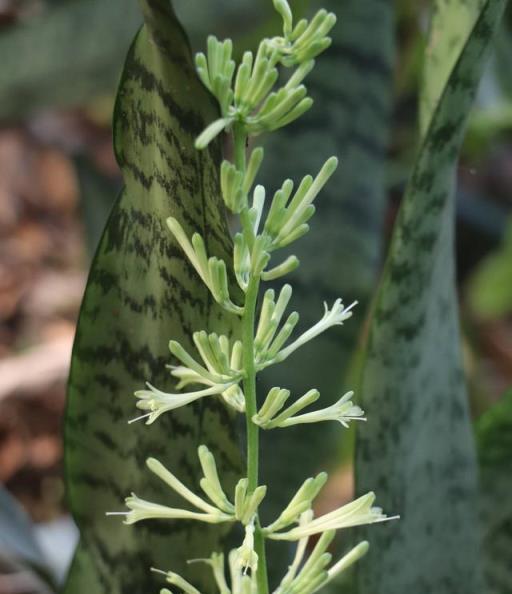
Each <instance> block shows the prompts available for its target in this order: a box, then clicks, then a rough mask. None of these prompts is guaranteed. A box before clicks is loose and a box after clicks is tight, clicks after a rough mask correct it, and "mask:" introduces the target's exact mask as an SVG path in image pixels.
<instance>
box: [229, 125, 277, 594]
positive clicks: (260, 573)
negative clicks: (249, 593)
mask: <svg viewBox="0 0 512 594" xmlns="http://www.w3.org/2000/svg"><path fill="white" fill-rule="evenodd" d="M233 136H234V152H235V166H236V168H237V169H238V171H242V172H245V167H246V155H245V150H246V147H245V145H246V141H247V135H246V134H245V131H244V130H243V127H242V126H241V125H239V124H235V125H234V126H233ZM244 215H247V210H246V209H245V212H242V213H241V222H242V225H245V224H247V223H248V219H247V216H244ZM259 287H260V278H259V277H258V276H254V275H252V274H251V276H250V279H249V285H248V287H247V292H246V294H245V303H244V314H243V316H242V344H243V366H244V370H245V374H246V375H245V379H244V395H245V420H246V428H247V480H248V492H249V493H252V492H253V491H254V490H255V489H256V487H257V486H258V475H259V427H258V425H256V424H254V423H253V422H252V417H253V416H254V415H255V414H256V412H257V401H256V365H255V362H254V329H255V319H256V305H257V302H258V292H259ZM254 548H255V551H256V553H257V555H258V570H257V574H256V580H257V583H258V594H268V591H269V590H268V577H267V561H266V555H265V539H264V537H263V534H262V531H261V526H260V523H259V519H257V521H256V526H255V533H254Z"/></svg>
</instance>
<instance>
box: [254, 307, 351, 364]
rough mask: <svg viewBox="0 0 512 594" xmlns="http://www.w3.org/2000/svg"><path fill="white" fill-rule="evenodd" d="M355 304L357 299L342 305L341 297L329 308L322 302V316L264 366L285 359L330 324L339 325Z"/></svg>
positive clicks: (329, 326) (330, 325) (326, 328)
mask: <svg viewBox="0 0 512 594" xmlns="http://www.w3.org/2000/svg"><path fill="white" fill-rule="evenodd" d="M356 304H357V301H354V303H352V304H351V305H349V306H348V307H344V306H343V303H342V301H341V299H336V301H335V302H334V304H333V306H332V308H331V309H329V307H328V306H327V303H324V310H325V311H324V315H323V316H322V318H321V319H320V320H319V321H318V322H317V323H316V324H315V325H314V326H312V327H311V328H310V329H309V330H306V332H304V333H303V334H301V336H299V338H297V339H296V340H295V341H294V342H292V343H291V344H290V345H288V346H287V347H285V348H284V349H282V350H280V351H279V353H277V354H276V356H275V357H274V358H273V359H271V360H270V361H267V363H266V365H265V366H268V365H270V364H272V363H279V362H281V361H284V360H285V359H287V358H288V357H289V356H290V355H291V354H292V353H293V352H294V351H296V350H297V349H298V348H300V347H301V346H303V345H304V344H306V343H307V342H309V341H310V340H313V338H316V337H317V336H318V335H319V334H322V332H325V331H326V330H328V329H329V328H331V327H332V326H341V325H342V324H343V322H344V321H345V320H348V319H349V318H350V317H351V316H352V308H353V307H354V306H355V305H356Z"/></svg>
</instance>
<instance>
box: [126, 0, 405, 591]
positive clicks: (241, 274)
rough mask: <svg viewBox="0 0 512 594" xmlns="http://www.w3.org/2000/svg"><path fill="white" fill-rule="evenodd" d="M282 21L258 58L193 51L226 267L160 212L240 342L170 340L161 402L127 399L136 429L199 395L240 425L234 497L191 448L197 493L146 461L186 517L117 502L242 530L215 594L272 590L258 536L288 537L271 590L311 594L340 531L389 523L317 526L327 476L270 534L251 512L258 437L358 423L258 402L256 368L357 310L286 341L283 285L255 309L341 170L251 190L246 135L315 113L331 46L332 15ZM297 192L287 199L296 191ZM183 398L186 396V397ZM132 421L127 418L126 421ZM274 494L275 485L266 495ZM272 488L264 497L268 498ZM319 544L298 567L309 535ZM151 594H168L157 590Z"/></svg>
mask: <svg viewBox="0 0 512 594" xmlns="http://www.w3.org/2000/svg"><path fill="white" fill-rule="evenodd" d="M273 3H274V7H275V9H276V11H277V12H278V13H279V14H280V16H281V18H282V25H283V27H282V35H280V36H276V37H273V38H267V39H263V40H262V41H261V43H260V45H259V47H258V50H257V51H256V53H255V54H253V53H252V52H245V54H244V55H243V58H242V60H241V62H240V63H239V64H236V63H235V61H234V60H233V58H232V52H233V45H232V42H231V41H230V40H225V41H222V42H221V41H218V40H217V39H216V38H215V37H209V38H208V43H207V51H206V54H202V53H200V54H198V55H197V58H196V66H197V71H198V75H199V77H200V78H201V80H202V82H203V83H204V85H205V86H206V87H207V88H208V89H209V90H210V92H211V93H212V94H213V95H214V96H215V98H216V99H217V101H218V104H219V108H220V117H219V119H217V120H216V121H214V122H212V123H211V124H210V125H209V126H207V128H206V129H205V130H204V131H203V132H202V133H201V134H200V135H199V137H198V138H197V139H196V148H197V149H198V150H201V149H203V148H205V147H206V146H207V145H208V144H209V143H210V142H211V141H212V140H213V139H214V138H215V137H216V136H218V135H219V134H222V133H224V132H226V133H228V134H229V135H230V137H231V139H232V143H233V161H232V162H230V161H228V160H224V161H223V162H222V165H221V168H220V189H221V193H222V198H223V201H224V204H225V206H226V208H227V209H228V210H229V211H230V212H231V213H232V214H233V215H235V216H237V217H238V220H239V227H240V229H239V232H238V233H236V235H235V237H234V241H233V260H232V262H225V261H224V260H220V259H219V258H217V257H215V256H212V255H209V254H208V252H207V249H206V244H205V242H204V240H203V238H202V237H201V235H200V234H198V233H195V234H193V235H192V237H188V235H187V234H186V232H185V230H184V229H183V226H182V225H181V223H180V222H179V221H178V220H177V219H175V218H173V217H170V218H168V219H167V225H168V227H169V229H170V231H171V233H172V235H173V236H174V239H175V240H176V242H177V243H178V244H179V245H180V247H181V248H182V250H183V251H184V253H185V254H186V256H187V257H188V259H189V260H190V262H191V264H192V266H193V268H194V269H195V271H196V273H197V274H198V276H199V277H200V278H201V280H202V281H203V283H204V284H205V285H206V287H207V288H208V290H209V291H210V293H211V294H212V297H213V298H214V299H215V301H216V302H217V303H218V304H219V306H220V307H222V308H223V309H224V310H225V311H226V312H228V313H229V314H231V315H235V316H237V317H239V319H240V324H241V339H240V340H236V341H234V342H232V341H230V340H229V339H228V337H226V336H222V335H220V336H219V335H217V334H215V333H208V331H207V329H198V330H197V331H195V332H194V333H193V336H192V339H193V343H194V345H195V349H196V351H197V353H194V354H192V353H190V352H188V351H187V350H186V349H185V348H184V347H183V346H182V345H181V344H180V343H178V342H177V341H175V340H171V341H170V343H169V349H170V351H171V353H172V354H173V355H174V357H175V358H176V359H177V360H178V361H179V363H180V364H179V365H177V366H171V374H172V375H173V377H174V378H175V379H176V380H177V386H176V391H174V392H171V393H167V392H163V391H161V390H159V389H158V388H156V387H154V386H152V385H151V384H150V383H147V389H144V390H139V391H137V392H136V394H135V396H136V397H137V402H136V406H137V408H139V409H140V410H142V411H144V414H143V415H142V416H139V417H137V418H135V419H133V421H138V420H141V419H145V420H146V424H148V425H150V424H152V423H153V422H156V421H157V420H158V419H159V417H160V416H161V415H162V414H166V413H169V412H172V411H173V410H174V409H176V408H178V407H181V406H187V405H188V404H190V403H192V402H194V401H196V400H198V399H201V398H217V399H219V401H220V402H221V403H222V404H223V405H225V406H229V407H231V408H233V409H234V410H235V411H237V412H238V413H240V414H243V415H244V416H245V427H246V454H247V459H246V471H245V475H244V476H242V477H241V478H240V480H239V481H238V483H237V485H236V488H235V490H234V493H228V492H226V491H225V489H224V487H223V484H222V477H221V476H219V473H218V470H217V465H216V462H215V458H214V456H213V454H212V453H211V452H210V451H209V450H208V448H207V447H206V446H204V445H200V446H199V449H198V458H199V462H200V466H201V469H202V472H203V476H202V477H200V479H199V486H200V488H201V490H202V492H203V494H204V496H205V497H202V496H199V495H198V494H197V493H195V492H194V491H193V490H192V489H190V488H189V487H187V486H186V485H185V484H184V483H182V482H181V481H180V480H179V479H178V478H177V477H176V476H174V474H173V473H172V472H171V471H170V470H168V469H167V468H166V467H165V466H164V465H163V464H162V463H161V462H159V461H158V460H156V459H154V458H149V459H148V461H147V466H148V468H149V470H150V471H151V472H153V473H154V474H155V475H156V476H158V478H160V479H161V480H162V481H163V482H164V483H165V484H166V485H167V486H168V487H169V488H170V489H171V490H173V491H174V492H175V493H177V494H178V495H180V496H181V497H182V498H183V499H184V500H185V501H186V507H188V506H190V507H192V509H186V507H185V508H183V509H181V508H171V507H167V506H165V505H162V504H159V503H152V502H149V501H146V500H144V499H141V498H139V497H138V496H137V495H135V494H132V495H131V496H130V497H127V498H126V500H125V503H126V506H127V508H128V510H129V511H124V512H114V515H119V514H121V515H123V516H124V517H125V523H127V524H133V523H135V522H139V521H147V520H151V519H154V518H159V519H168V520H172V521H176V520H180V519H187V520H196V521H202V522H205V523H207V524H217V523H239V524H240V525H241V526H242V527H243V530H244V538H243V542H242V543H241V544H240V546H239V547H237V548H235V549H233V550H231V551H230V552H229V553H228V554H227V556H226V557H227V561H228V563H227V565H228V567H229V579H228V578H227V577H226V567H225V558H226V557H225V555H224V554H223V553H222V552H212V555H211V556H210V558H209V559H202V560H197V561H203V562H204V563H206V564H207V565H208V566H209V567H210V568H211V570H212V573H213V579H214V581H215V584H216V587H217V590H218V592H219V593H220V594H269V592H270V591H271V589H270V584H269V580H268V575H267V563H266V555H265V541H266V540H267V539H270V540H276V541H279V540H281V541H283V540H284V541H293V542H296V553H295V557H294V559H293V562H292V564H291V565H290V567H289V568H288V571H287V573H286V574H285V576H284V577H283V578H282V580H281V582H280V583H279V584H278V585H277V588H275V589H273V590H272V592H273V594H313V593H314V592H317V591H319V590H320V589H321V588H323V586H325V585H326V584H327V583H329V582H330V581H331V580H333V579H335V578H336V576H337V575H338V574H339V573H341V572H342V571H344V570H345V569H346V568H347V567H349V566H350V565H352V564H353V563H354V562H356V561H357V560H358V559H360V558H361V557H362V556H363V555H364V554H365V553H366V551H367V549H368V543H366V542H362V543H360V544H359V545H357V546H356V547H355V548H353V549H352V550H351V551H349V552H348V553H347V554H346V555H345V556H344V557H342V558H341V559H340V560H339V561H337V562H335V563H334V564H332V563H331V562H332V556H331V554H330V553H329V550H328V549H329V546H330V544H331V542H332V540H333V538H334V536H335V533H336V531H337V530H340V529H343V528H347V527H350V526H358V525H361V524H371V523H376V522H383V521H386V520H389V519H393V518H388V517H387V516H386V515H385V514H384V513H383V512H382V510H381V509H380V508H378V507H374V506H373V503H374V500H375V495H374V494H373V493H367V494H366V495H363V496H362V497H359V498H358V499H356V500H355V501H353V502H351V503H348V504H347V505H344V506H342V507H340V508H339V509H336V510H334V511H332V512H330V513H327V514H324V515H323V516H320V517H318V518H315V517H314V506H315V499H316V497H317V496H318V494H319V493H320V491H321V490H322V488H323V487H324V485H325V483H326V481H327V474H326V473H320V474H319V475H317V476H316V477H315V478H308V479H306V480H305V481H304V483H303V484H302V486H301V487H300V488H299V489H298V491H297V493H296V494H295V495H294V497H293V498H292V499H291V501H290V502H289V503H288V505H287V506H286V507H285V509H283V511H282V512H281V513H280V514H279V516H278V517H277V518H276V520H274V521H273V522H272V523H271V524H269V525H268V526H265V527H262V526H261V523H260V513H259V512H260V507H261V506H262V505H264V504H265V497H266V496H267V492H268V489H267V487H266V486H265V485H260V484H259V454H260V447H259V440H260V429H265V430H272V429H278V428H279V429H285V428H287V427H289V426H292V425H297V424H305V425H308V424H310V423H318V422H326V421H336V422H339V423H340V424H341V425H342V426H344V427H347V426H348V424H349V422H350V421H357V420H365V417H364V412H363V411H362V410H361V409H360V408H359V407H358V406H357V405H355V404H354V403H353V401H352V396H353V392H348V393H347V394H345V395H343V396H342V397H341V398H340V399H339V400H338V402H336V403H335V404H333V405H331V406H327V407H325V408H320V409H318V410H316V411H312V412H302V411H303V410H304V409H305V408H306V407H308V406H310V405H312V404H314V403H315V402H316V401H317V400H319V399H320V393H319V392H318V390H315V389H312V390H309V391H308V392H306V393H305V394H304V395H303V396H302V397H300V398H298V399H297V400H295V401H294V402H292V403H291V404H290V405H289V406H287V407H286V408H284V407H285V404H287V403H288V402H289V400H290V398H291V394H290V391H289V390H287V389H286V388H280V387H275V388H272V389H271V390H270V391H269V393H268V394H267V396H266V398H265V399H264V401H263V403H262V404H261V406H259V404H258V399H257V391H256V377H257V374H258V373H259V372H261V371H262V370H263V369H265V368H266V367H269V366H271V365H276V364H278V363H280V362H282V361H284V360H285V359H287V358H288V357H290V356H292V355H293V353H294V352H295V351H296V350H297V349H299V348H300V347H302V346H303V345H304V344H306V343H307V342H309V341H310V340H313V339H314V338H316V337H317V336H318V335H320V334H321V333H323V332H325V331H327V330H329V329H331V328H333V327H335V326H339V325H342V324H343V323H344V322H345V321H347V320H348V319H349V318H350V317H351V316H352V313H353V308H354V306H355V305H356V303H353V304H351V305H350V306H348V307H346V306H344V304H343V302H342V300H341V299H337V300H336V301H335V302H334V304H333V306H332V307H328V306H327V304H324V307H325V311H324V315H323V316H322V318H321V319H320V320H319V321H318V322H317V323H316V324H314V325H313V326H312V327H311V328H309V329H308V330H306V331H305V332H303V333H302V334H301V335H299V336H298V337H297V338H295V339H293V340H291V341H290V339H291V337H292V335H293V333H294V329H295V327H296V325H297V323H298V320H299V314H298V313H297V312H295V311H292V312H291V313H286V312H287V308H288V305H289V303H290V301H291V299H292V293H293V291H292V287H291V286H290V285H289V284H285V285H284V286H283V287H282V288H281V290H280V291H279V294H278V296H277V299H276V293H275V291H274V290H273V289H267V290H266V291H265V292H264V296H263V299H262V300H261V303H259V296H260V288H261V285H262V284H264V283H266V282H268V281H273V280H276V279H279V278H282V277H283V276H285V275H287V274H289V273H290V272H291V271H293V270H295V269H296V268H297V267H298V266H299V264H300V263H299V260H298V258H297V257H296V256H294V255H291V256H288V257H287V258H286V259H285V260H284V261H281V262H279V263H277V264H275V263H271V260H272V256H273V255H274V252H276V251H278V250H279V249H281V248H283V247H285V246H289V245H290V244H292V243H293V242H295V241H297V240H298V239H300V238H301V237H302V236H303V235H304V234H305V233H307V232H308V230H309V224H308V223H309V221H310V219H311V218H312V217H313V215H314V213H315V205H314V202H315V200H316V198H317V197H318V195H319V194H320V192H321V190H322V188H323V187H324V186H325V184H326V183H327V182H328V181H329V179H330V177H331V176H332V175H333V173H334V171H335V170H336V168H337V166H338V159H337V158H336V157H330V158H329V159H327V161H326V162H325V164H324V165H323V166H322V168H321V169H320V171H319V172H318V174H317V175H316V176H315V177H312V176H311V175H306V176H305V177H304V178H303V179H302V180H301V182H300V183H299V185H298V186H297V188H296V189H295V186H294V183H293V181H292V180H289V179H287V180H285V181H284V182H283V184H282V185H281V187H280V188H279V189H278V190H277V191H276V192H275V193H274V195H273V196H272V198H271V199H270V200H268V208H266V202H267V198H268V197H269V194H268V192H267V191H266V189H265V188H264V187H263V186H261V185H257V184H256V185H255V183H256V180H257V177H258V172H259V168H260V166H261V164H262V161H263V158H264V151H263V149H262V148H261V147H256V148H248V147H250V143H249V140H251V139H252V138H254V137H257V136H258V135H259V134H261V133H264V132H270V131H273V130H276V129H278V128H280V127H282V126H285V125H287V124H289V123H291V122H293V121H294V120H296V119H297V118H299V117H300V116H301V115H302V114H303V113H304V112H305V111H307V110H308V109H309V108H310V107H311V106H312V103H313V102H312V100H311V98H310V97H308V94H307V88H306V86H305V85H304V84H303V83H304V81H305V80H306V78H307V75H308V74H309V73H310V72H311V70H312V69H313V67H314V65H315V58H316V57H317V56H319V55H320V54H321V53H322V52H323V51H324V50H325V49H326V48H327V47H328V46H329V45H330V43H331V40H330V38H329V31H330V30H331V28H332V27H333V26H334V24H335V22H336V17H335V16H334V15H333V14H332V13H328V12H327V11H325V10H320V11H318V12H317V13H316V15H315V16H314V17H313V18H312V19H311V20H310V21H307V20H305V19H303V20H301V21H298V22H297V23H295V22H294V19H293V13H292V10H291V8H290V6H289V4H288V2H287V0H273ZM283 68H284V69H290V70H291V73H290V76H289V77H288V79H287V80H286V82H285V83H284V84H283V85H281V86H278V82H279V75H280V69H283ZM294 190H295V191H294ZM230 268H232V270H233V272H234V277H235V278H236V282H237V284H238V285H239V287H240V289H241V290H242V293H243V299H242V303H235V301H233V299H232V296H231V295H232V292H231V287H230V282H229V278H230V275H228V270H229V269H230ZM183 389H185V390H186V391H184V392H182V390H183ZM133 421H131V422H133ZM270 487H272V486H270ZM270 492H271V489H270ZM315 535H319V538H318V541H317V542H316V544H315V546H314V548H313V549H312V551H311V552H310V554H309V556H308V557H307V559H305V556H306V552H307V550H308V543H309V539H310V538H311V537H312V536H315ZM153 571H155V572H156V573H158V574H160V575H163V576H164V578H165V580H166V581H167V583H169V584H171V585H173V586H177V587H178V588H180V589H181V590H182V591H183V592H185V593H186V594H201V592H200V591H199V590H197V589H196V588H195V586H193V585H192V584H190V583H189V582H188V581H186V580H185V579H184V578H183V577H181V576H179V575H178V574H176V573H174V572H172V571H169V572H166V571H161V570H153ZM161 594H170V591H169V590H168V589H165V588H164V589H162V590H161Z"/></svg>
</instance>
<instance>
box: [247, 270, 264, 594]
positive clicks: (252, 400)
mask: <svg viewBox="0 0 512 594" xmlns="http://www.w3.org/2000/svg"><path fill="white" fill-rule="evenodd" d="M259 286H260V279H259V277H256V276H251V278H250V280H249V286H248V288H247V293H246V295H245V307H244V315H243V317H242V340H243V345H244V352H243V362H244V369H245V373H246V376H245V380H244V394H245V420H246V427H247V479H248V491H249V493H251V492H253V491H254V490H255V489H256V487H257V486H258V473H259V427H258V425H256V424H254V423H253V422H252V417H253V416H254V415H255V414H256V412H257V402H256V366H255V363H254V323H255V313H256V304H257V300H258V290H259ZM254 547H255V550H256V553H257V554H258V559H259V562H258V571H257V576H256V578H257V582H258V594H268V577H267V563H266V557H265V540H264V537H263V534H262V532H261V526H260V524H259V520H258V521H257V522H256V526H255V533H254Z"/></svg>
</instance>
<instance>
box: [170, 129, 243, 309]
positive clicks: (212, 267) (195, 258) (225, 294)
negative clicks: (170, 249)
mask: <svg viewBox="0 0 512 594" xmlns="http://www.w3.org/2000/svg"><path fill="white" fill-rule="evenodd" d="M221 123H224V124H225V125H229V123H230V121H227V120H226V118H223V119H221V120H217V121H216V122H214V123H213V124H211V125H210V126H209V127H208V128H207V129H206V130H205V132H203V134H202V135H201V137H200V138H199V139H198V140H197V141H196V143H197V142H198V141H201V142H205V141H206V140H207V141H208V142H209V141H210V140H211V139H212V138H213V137H212V136H211V135H212V133H214V134H218V133H219V132H220V131H221V129H222V128H221V127H220V124H221ZM167 226H168V227H169V229H170V231H171V233H172V234H173V235H174V237H175V239H176V241H177V242H178V243H179V245H180V247H181V249H182V250H183V251H184V252H185V254H186V256H187V258H188V259H189V261H190V263H191V264H192V266H193V267H194V268H195V270H196V272H197V274H198V275H199V276H200V278H201V280H202V281H203V283H204V284H205V285H206V286H207V287H208V289H209V290H210V293H211V294H212V295H213V298H214V299H215V301H217V303H219V305H221V306H222V307H223V308H224V309H226V310H227V311H230V312H231V313H235V314H237V315H239V316H240V315H242V314H243V311H244V310H243V307H240V306H238V305H236V304H235V303H233V302H232V301H231V299H230V297H229V288H228V277H227V269H226V264H225V262H224V260H220V259H219V258H216V257H215V256H212V257H210V258H208V255H207V253H206V246H205V243H204V239H203V238H202V237H201V235H199V233H194V234H193V235H192V239H189V238H188V236H187V234H186V233H185V231H184V229H183V227H182V226H181V224H180V223H179V222H178V220H177V219H175V218H174V217H169V218H168V219H167Z"/></svg>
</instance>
